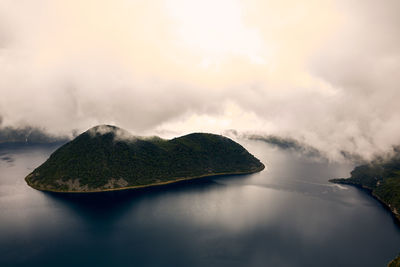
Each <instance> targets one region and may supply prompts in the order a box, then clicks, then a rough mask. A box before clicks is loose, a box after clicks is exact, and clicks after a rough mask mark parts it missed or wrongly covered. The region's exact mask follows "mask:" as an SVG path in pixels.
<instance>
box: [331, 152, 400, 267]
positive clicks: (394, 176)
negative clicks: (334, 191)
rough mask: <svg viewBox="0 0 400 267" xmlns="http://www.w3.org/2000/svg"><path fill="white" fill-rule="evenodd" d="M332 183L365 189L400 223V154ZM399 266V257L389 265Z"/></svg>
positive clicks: (333, 180) (369, 165)
mask: <svg viewBox="0 0 400 267" xmlns="http://www.w3.org/2000/svg"><path fill="white" fill-rule="evenodd" d="M329 181H330V182H333V183H339V184H348V185H354V186H356V187H359V188H362V189H365V190H366V191H367V192H369V193H370V194H371V195H372V196H373V197H375V198H376V199H377V200H379V201H380V202H381V203H382V204H383V205H384V206H386V207H387V208H388V209H390V210H391V212H392V214H393V215H394V216H395V218H396V220H397V222H400V152H399V151H397V150H396V151H395V154H394V155H392V156H391V157H389V158H378V159H375V160H373V161H372V162H370V163H368V164H364V165H361V166H357V167H356V168H355V169H354V170H353V171H352V172H351V177H350V178H338V179H331V180H329ZM388 266H390V267H394V266H400V256H398V257H397V258H396V259H394V260H393V261H391V262H390V263H389V265H388Z"/></svg>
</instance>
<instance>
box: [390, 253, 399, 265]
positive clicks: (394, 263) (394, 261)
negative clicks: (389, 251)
mask: <svg viewBox="0 0 400 267" xmlns="http://www.w3.org/2000/svg"><path fill="white" fill-rule="evenodd" d="M388 267H400V255H399V256H397V258H395V259H394V260H392V261H391V262H389V264H388Z"/></svg>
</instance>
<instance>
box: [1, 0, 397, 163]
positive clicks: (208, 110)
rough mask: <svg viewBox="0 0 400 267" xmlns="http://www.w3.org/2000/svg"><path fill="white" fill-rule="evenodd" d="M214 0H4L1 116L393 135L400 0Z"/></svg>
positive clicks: (135, 129) (146, 130) (333, 139)
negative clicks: (194, 4) (399, 0)
mask: <svg viewBox="0 0 400 267" xmlns="http://www.w3.org/2000/svg"><path fill="white" fill-rule="evenodd" d="M186 2H187V1H185V3H186ZM214 2H215V1H208V0H205V1H202V3H201V4H199V3H198V4H197V5H196V8H193V5H190V4H185V5H182V1H179V0H149V1H145V2H142V1H141V2H139V1H126V0H119V1H112V2H110V1H77V0H70V1H61V0H60V1H46V0H38V1H35V2H34V3H33V2H30V1H12V0H4V1H1V2H0V74H1V78H0V95H1V98H0V117H1V118H2V120H0V121H2V123H1V125H2V127H14V128H24V127H26V126H31V127H39V128H40V129H43V130H44V131H47V132H49V133H50V134H54V135H65V134H69V135H70V136H72V132H73V131H78V132H81V131H83V130H86V129H88V128H90V127H91V126H93V125H97V124H113V125H117V126H120V127H122V128H125V129H128V130H129V131H130V132H132V133H134V134H160V133H161V134H165V135H180V134H183V133H187V132H193V131H209V132H223V131H224V130H226V129H231V128H234V129H237V130H238V131H242V132H252V133H254V134H259V135H263V136H266V135H275V136H281V137H283V138H293V139H295V140H299V142H301V143H302V144H303V143H304V144H308V145H309V146H311V147H314V148H315V149H317V150H319V151H323V152H324V154H326V155H327V156H328V157H330V158H338V157H340V156H341V155H342V153H343V151H347V153H350V154H359V155H363V156H364V157H366V158H369V157H372V156H373V155H374V154H376V153H381V152H383V151H387V150H388V149H390V148H391V147H392V146H393V145H396V144H399V143H400V135H398V134H397V133H398V132H399V131H400V124H399V123H398V121H399V119H400V106H399V105H398V103H397V102H398V101H397V100H398V99H400V90H399V84H400V78H399V77H400V76H399V75H397V74H398V73H399V71H400V45H399V44H400V35H399V34H397V31H398V29H399V26H400V18H399V16H398V14H397V11H398V10H399V7H400V6H399V5H400V4H399V2H398V1H395V0H388V1H385V2H380V3H377V2H376V1H372V0H367V1H361V0H355V1H344V0H343V1H329V0H326V1H316V0H310V1H307V2H306V3H305V2H302V3H299V2H298V1H289V0H284V1H281V0H280V1H278V0H271V1H260V0H250V1H239V0H237V1H221V2H220V4H218V5H215V4H214ZM196 3H197V2H196ZM207 18H209V20H207ZM168 137H170V136H168Z"/></svg>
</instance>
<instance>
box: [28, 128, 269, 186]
mask: <svg viewBox="0 0 400 267" xmlns="http://www.w3.org/2000/svg"><path fill="white" fill-rule="evenodd" d="M262 169H264V165H263V164H262V163H261V162H260V161H259V160H258V159H256V158H255V157H254V156H253V155H251V154H250V153H249V152H247V151H246V149H244V148H243V147H242V146H241V145H239V144H237V143H236V142H234V141H232V140H230V139H228V138H226V137H223V136H220V135H214V134H206V133H193V134H189V135H185V136H182V137H179V138H175V139H172V140H164V139H161V138H159V137H152V138H138V137H135V136H133V135H131V134H130V133H128V132H126V131H125V130H122V129H120V128H118V127H115V126H108V125H101V126H96V127H93V128H91V129H89V130H88V131H86V132H84V133H83V134H81V135H79V136H78V137H76V138H75V139H74V140H72V141H71V142H69V143H67V144H65V145H63V146H62V147H60V148H59V149H58V150H57V151H55V152H54V153H53V154H52V155H51V156H50V158H49V159H48V160H47V161H46V162H45V163H43V164H42V165H41V166H39V167H38V168H36V169H35V170H34V171H33V172H32V173H31V174H29V175H28V176H27V177H26V181H27V183H28V184H29V185H30V186H32V187H33V188H36V189H39V190H46V191H57V192H97V191H105V190H117V189H127V188H135V187H143V186H150V185H157V184H165V183H170V182H175V181H178V180H182V179H192V178H197V177H203V176H211V175H222V174H240V173H253V172H257V171H261V170H262Z"/></svg>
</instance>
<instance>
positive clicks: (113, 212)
mask: <svg viewBox="0 0 400 267" xmlns="http://www.w3.org/2000/svg"><path fill="white" fill-rule="evenodd" d="M244 145H245V146H246V147H247V148H248V149H249V150H250V151H252V152H253V153H254V154H256V156H257V157H259V158H260V159H262V161H263V162H264V163H266V165H267V167H268V168H267V170H265V171H263V172H261V173H257V174H253V175H244V176H231V177H218V178H217V177H210V178H205V179H200V180H194V181H189V182H181V183H177V184H172V185H165V186H160V187H154V188H149V189H141V190H130V191H115V192H108V193H93V194H56V193H43V192H40V191H37V190H34V189H32V188H30V187H28V186H27V185H26V184H25V182H24V181H23V178H24V177H25V175H27V174H28V173H29V172H30V171H32V169H33V168H35V167H36V166H38V165H39V164H40V163H41V162H43V161H44V160H45V159H46V158H47V157H48V156H49V154H50V153H51V152H52V151H53V150H54V149H55V148H56V146H53V147H35V148H27V149H26V148H25V149H22V148H17V149H13V148H12V147H8V148H7V149H1V147H0V214H1V216H2V217H1V220H0V255H4V256H3V257H2V258H1V259H0V265H1V266H56V265H57V266H71V265H74V266H83V265H96V266H110V265H112V266H132V265H138V266H382V265H385V264H386V263H387V262H388V261H389V260H390V259H391V258H392V257H393V256H394V255H396V254H397V253H398V251H399V250H400V232H399V227H397V226H396V225H395V224H394V223H393V221H392V219H391V217H390V215H389V213H388V212H387V211H386V210H384V209H382V207H381V205H380V204H379V203H378V202H376V201H375V200H373V199H372V198H371V197H369V196H368V195H366V194H364V192H362V191H360V190H358V189H356V188H353V187H348V186H338V185H332V184H329V183H328V182H327V180H328V179H329V178H333V177H346V176H348V174H349V171H350V170H351V169H352V166H351V164H339V163H330V162H326V161H323V160H315V158H307V157H303V156H302V155H299V154H296V155H292V154H290V152H288V151H281V150H279V149H276V148H272V147H269V146H267V145H265V144H260V143H258V142H255V141H252V142H248V143H244ZM8 157H9V158H12V159H13V161H11V160H10V159H8ZM2 158H5V159H2ZM21 251H24V253H23V255H22V256H21V253H20V252H21Z"/></svg>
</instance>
